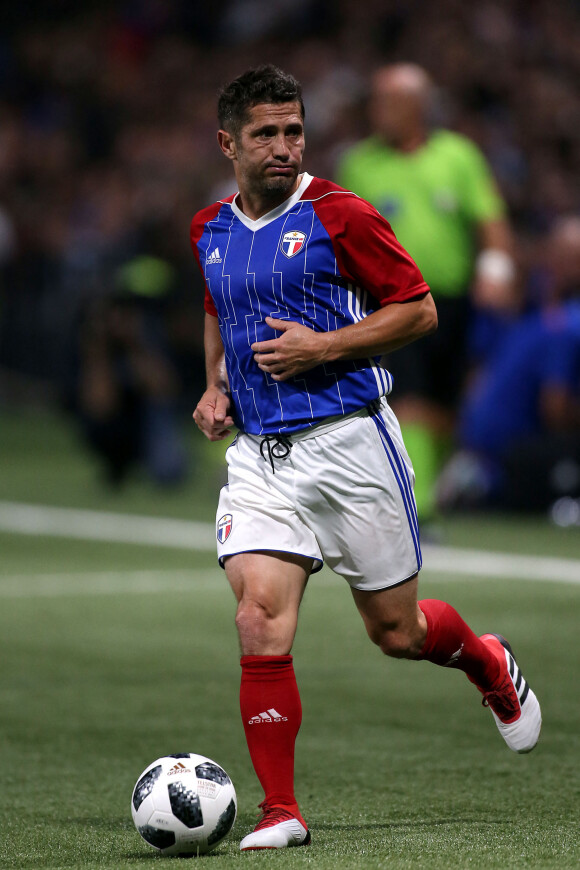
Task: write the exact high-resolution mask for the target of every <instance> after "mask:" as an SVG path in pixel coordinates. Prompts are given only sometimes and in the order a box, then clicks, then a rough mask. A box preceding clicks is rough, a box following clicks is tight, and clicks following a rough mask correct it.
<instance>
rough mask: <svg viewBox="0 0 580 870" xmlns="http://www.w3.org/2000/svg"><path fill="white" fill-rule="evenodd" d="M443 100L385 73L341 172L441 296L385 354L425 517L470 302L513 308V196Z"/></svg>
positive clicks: (428, 84) (464, 347)
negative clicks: (367, 130) (424, 326)
mask: <svg viewBox="0 0 580 870" xmlns="http://www.w3.org/2000/svg"><path fill="white" fill-rule="evenodd" d="M434 102H435V89H434V85H433V83H432V81H431V79H430V77H429V75H428V74H427V73H426V71H425V70H424V69H422V68H421V67H419V66H417V65H414V64H395V65H391V66H386V67H382V68H380V69H379V70H377V71H376V72H375V73H374V75H373V78H372V89H371V97H370V105H369V112H370V119H371V126H372V130H373V134H372V136H371V137H369V138H368V139H365V140H364V141H363V142H362V143H360V144H358V145H356V146H354V147H353V148H352V149H350V150H349V151H347V153H346V154H345V155H344V157H343V159H342V161H341V163H340V165H339V168H338V174H337V178H338V181H339V183H340V184H342V185H343V186H344V187H347V188H349V189H350V190H354V191H355V193H358V194H359V195H360V196H362V197H364V198H365V199H367V200H369V201H370V202H372V203H373V204H374V205H375V206H376V207H377V209H378V210H379V211H380V212H381V214H382V215H384V216H385V217H386V218H387V219H388V220H389V221H390V223H391V224H392V226H393V229H394V230H395V233H396V234H397V237H398V238H399V240H400V242H401V243H402V244H403V246H404V247H405V248H406V249H407V250H408V251H409V253H410V254H411V255H412V256H413V257H414V259H415V260H416V262H417V264H418V266H419V268H420V269H421V271H422V273H423V276H424V278H425V280H426V281H427V283H428V284H429V286H430V288H431V292H432V294H433V297H434V299H435V301H436V303H437V312H438V316H439V327H438V330H437V332H436V333H434V335H432V336H428V337H427V338H425V339H423V340H422V341H420V342H416V343H415V344H411V345H408V346H407V347H405V348H402V349H401V350H399V351H397V352H396V353H395V354H393V355H392V356H391V357H389V359H388V360H387V365H388V368H389V370H390V371H391V373H392V374H393V376H394V387H393V393H392V395H391V399H390V401H391V404H392V405H393V409H394V411H395V413H396V414H397V416H398V418H399V421H400V423H401V428H402V431H403V436H404V439H405V444H406V446H407V449H408V451H409V454H410V456H411V458H412V460H413V464H414V466H415V468H416V469H417V479H418V485H417V488H416V499H417V508H418V512H419V517H420V518H421V519H422V520H429V519H431V517H432V514H433V511H434V506H435V482H436V479H437V476H438V472H439V469H440V458H441V455H442V452H443V450H444V449H445V447H446V446H447V444H448V442H449V439H450V436H451V434H452V432H453V428H454V423H455V412H456V409H457V406H458V402H459V399H460V396H461V394H462V390H463V383H464V378H465V373H466V369H467V364H468V355H467V351H468V344H467V338H468V330H469V325H470V315H471V305H473V306H475V307H476V308H480V309H484V310H491V311H492V312H501V313H505V312H513V311H514V310H515V308H516V294H515V286H514V282H515V264H514V260H513V256H512V236H511V230H510V227H509V224H508V221H507V219H506V215H505V206H504V203H503V201H502V199H501V197H500V195H499V193H498V191H497V189H496V186H495V183H494V181H493V178H492V175H491V172H490V170H489V168H488V166H487V164H486V162H485V160H484V158H483V155H482V154H481V152H480V151H479V150H478V148H477V147H476V146H475V145H474V144H473V143H472V142H471V141H470V140H468V139H467V138H465V137H464V136H462V135H460V134H457V133H454V132H452V131H448V130H443V129H439V128H435V127H433V126H432V123H431V118H432V115H433V111H434ZM478 252H479V253H478Z"/></svg>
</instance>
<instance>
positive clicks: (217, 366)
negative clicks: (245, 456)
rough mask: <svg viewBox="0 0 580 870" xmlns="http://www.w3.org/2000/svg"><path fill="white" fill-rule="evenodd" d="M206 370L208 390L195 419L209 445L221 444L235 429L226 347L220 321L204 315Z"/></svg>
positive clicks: (199, 405) (198, 407) (202, 398)
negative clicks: (226, 362)
mask: <svg viewBox="0 0 580 870" xmlns="http://www.w3.org/2000/svg"><path fill="white" fill-rule="evenodd" d="M204 345H205V368H206V377H207V387H206V390H205V393H204V394H203V396H202V397H201V399H200V400H199V402H198V405H197V408H196V409H195V411H194V412H193V419H194V420H195V422H196V423H197V425H198V427H199V429H200V430H201V431H202V432H203V434H204V435H205V436H206V438H209V440H210V441H221V440H222V439H224V438H227V436H228V435H231V427H232V426H233V425H234V420H233V417H232V416H231V398H230V394H229V384H228V376H227V372H226V364H225V355H224V346H223V343H222V339H221V335H220V331H219V326H218V319H217V317H213V316H212V315H211V314H206V315H205V328H204Z"/></svg>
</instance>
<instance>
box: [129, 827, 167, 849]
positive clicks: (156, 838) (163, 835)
mask: <svg viewBox="0 0 580 870" xmlns="http://www.w3.org/2000/svg"><path fill="white" fill-rule="evenodd" d="M138 831H139V833H140V834H141V836H142V837H143V839H144V840H147V842H148V843H150V844H151V845H152V846H155V848H156V849H168V848H169V846H173V845H174V843H175V834H174V833H173V831H164V830H161V829H160V828H154V827H153V826H152V825H141V826H140V827H139V828H138Z"/></svg>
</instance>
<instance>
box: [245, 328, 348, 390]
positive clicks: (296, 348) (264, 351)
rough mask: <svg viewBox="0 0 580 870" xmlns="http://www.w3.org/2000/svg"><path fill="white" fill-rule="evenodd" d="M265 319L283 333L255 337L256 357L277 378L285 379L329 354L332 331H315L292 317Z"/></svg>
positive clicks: (309, 367)
mask: <svg viewBox="0 0 580 870" xmlns="http://www.w3.org/2000/svg"><path fill="white" fill-rule="evenodd" d="M266 323H267V324H268V326H271V327H272V329H276V330H278V332H281V333H282V335H281V336H280V337H279V338H272V339H269V340H268V341H256V342H254V344H253V345H252V350H253V351H254V360H255V361H256V363H257V364H258V367H259V368H260V369H261V370H262V371H263V372H266V374H269V375H270V376H271V377H272V380H274V381H285V380H287V379H288V378H292V377H294V375H299V374H302V372H306V371H308V370H309V369H312V368H314V366H317V365H319V364H320V363H321V362H324V360H325V359H326V358H327V356H326V351H327V350H328V348H329V344H330V339H331V334H330V333H328V332H314V330H313V329H310V328H309V327H307V326H303V325H302V324H301V323H295V322H294V321H292V320H277V319H276V318H274V317H266Z"/></svg>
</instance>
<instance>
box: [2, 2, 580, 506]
mask: <svg viewBox="0 0 580 870" xmlns="http://www.w3.org/2000/svg"><path fill="white" fill-rule="evenodd" d="M6 6H7V4H3V10H2V13H1V15H2V19H3V23H2V27H1V28H0V409H1V406H2V405H4V406H5V407H8V408H9V407H12V406H14V405H19V404H22V403H25V402H39V401H43V402H47V403H52V404H54V405H55V406H57V407H59V408H63V409H68V410H69V411H72V412H73V413H74V414H75V417H76V419H77V420H81V422H82V420H83V411H84V408H85V407H86V406H87V405H88V404H91V405H93V406H94V405H95V404H96V406H97V407H98V406H99V403H101V405H102V407H105V406H106V405H107V402H108V401H110V398H111V395H112V393H114V391H115V390H119V389H121V390H124V391H125V392H126V393H131V389H132V382H133V381H134V380H138V381H139V383H141V384H146V385H147V390H148V392H149V394H150V395H152V396H154V397H156V399H158V400H159V401H157V402H156V403H155V409H154V411H153V412H152V414H151V418H150V420H149V423H148V430H149V431H151V432H157V433H162V435H161V437H160V438H159V439H155V438H154V439H152V441H154V442H155V445H157V446H155V445H153V446H152V448H151V455H150V462H151V469H152V473H154V474H155V475H156V476H157V479H159V480H160V481H167V482H170V481H174V480H178V479H180V478H181V476H182V474H183V473H184V468H185V467H186V464H187V458H186V457H185V456H184V455H183V447H182V445H180V443H178V440H179V439H177V438H174V433H172V429H171V425H169V424H168V420H169V417H170V415H171V414H172V413H173V412H174V409H175V408H176V407H177V408H180V409H182V412H183V413H182V414H181V417H182V419H184V420H185V421H188V420H189V419H190V414H191V411H192V410H193V407H194V406H195V403H196V402H197V399H198V397H199V395H200V394H201V392H202V389H203V383H204V370H203V352H202V326H203V314H202V287H201V282H200V277H199V276H198V274H197V272H196V267H195V264H194V261H193V257H192V255H191V252H190V247H189V237H188V231H189V223H190V220H191V217H192V216H193V214H194V213H195V212H196V211H197V210H198V209H199V208H201V207H203V206H204V205H206V204H208V203H209V202H211V201H213V200H215V199H216V198H218V197H219V196H221V195H224V194H229V193H231V192H233V191H234V186H233V176H232V172H231V166H230V165H229V162H228V161H225V160H224V159H223V157H222V155H221V154H220V152H219V150H218V148H217V144H216V128H217V122H216V117H215V107H216V95H217V92H218V90H219V88H220V86H221V85H223V84H225V83H226V82H228V81H229V80H231V79H232V78H233V77H235V76H236V75H238V74H239V73H240V72H242V71H244V70H245V69H246V68H247V67H249V66H255V65H257V64H259V63H263V62H273V63H276V64H277V65H279V66H281V67H282V68H285V69H287V70H289V71H291V72H292V73H293V74H294V75H295V76H296V77H297V78H298V79H300V80H301V81H302V83H303V86H304V93H305V105H306V117H307V151H306V160H305V168H306V169H307V170H308V171H309V172H310V173H312V174H314V175H319V176H323V177H328V178H331V179H332V178H333V176H334V174H335V171H336V166H337V163H338V161H339V160H340V157H341V155H342V154H343V153H344V151H345V149H347V148H348V147H349V146H351V145H352V144H354V143H355V142H356V141H358V140H360V139H361V138H362V137H364V136H365V135H367V133H368V120H367V113H366V100H367V94H368V85H369V79H370V76H371V75H372V72H373V70H374V69H375V68H376V67H377V66H380V65H381V64H384V63H386V62H393V61H411V62H414V63H418V64H421V65H422V66H424V67H425V68H426V69H427V70H428V71H429V73H430V74H431V75H432V77H433V79H434V80H435V82H436V83H437V86H438V101H437V115H438V118H437V120H438V122H439V123H441V124H443V125H445V126H447V127H449V128H451V129H454V130H456V131H459V132H461V133H464V134H465V135H467V136H469V137H470V138H472V139H473V140H474V141H475V142H476V143H477V144H478V145H479V146H480V148H481V149H482V150H483V152H484V154H485V155H486V156H487V159H488V161H489V163H490V165H491V167H492V169H493V171H494V173H495V176H496V179H497V181H498V184H499V187H500V189H501V191H502V193H503V196H504V197H505V199H506V202H507V205H508V209H509V216H510V220H511V222H512V227H513V230H514V234H515V240H516V250H515V255H516V260H517V265H518V275H519V282H520V285H521V299H522V304H521V310H520V312H518V315H517V316H523V315H524V314H525V313H526V312H528V311H530V310H532V309H534V308H537V307H538V306H541V305H542V303H543V301H544V296H545V294H546V292H547V290H546V288H547V287H548V286H549V284H550V280H551V277H550V270H551V268H552V267H553V263H554V253H553V251H552V252H551V253H550V251H549V244H548V240H549V238H550V233H551V232H552V231H553V229H554V227H555V226H556V225H557V223H558V221H559V220H560V219H561V218H563V217H569V216H578V215H580V4H579V3H578V2H577V0H481V2H477V3H466V2H464V0H438V2H437V3H433V2H431V0H357V2H352V0H332V2H331V0H294V2H292V3H287V2H277V0H221V2H220V3H219V4H214V3H208V2H197V0H127V2H107V0H99V2H90V0H84V2H83V3H82V4H79V3H77V2H71V0H46V2H27V3H26V4H11V8H10V9H9V10H7V9H6ZM579 247H580V240H578V238H576V241H575V243H573V244H572V248H570V247H568V248H567V249H566V254H565V256H566V257H567V258H568V262H569V274H568V278H567V280H568V283H570V282H572V283H575V285H576V288H577V287H578V281H579V278H580V251H579ZM574 252H575V253H574ZM574 257H575V258H576V259H575V261H574ZM105 334H109V336H111V335H112V336H113V339H112V340H114V342H115V343H116V344H117V346H118V347H121V346H125V347H128V348H130V349H131V353H130V359H131V365H132V366H133V367H134V369H135V370H136V372H135V370H134V371H132V372H130V371H129V363H128V362H127V360H123V359H122V355H120V357H119V359H118V362H117V363H116V367H115V368H114V369H109V370H107V371H106V370H105V369H106V366H105V365H104V362H103V359H102V355H103V350H102V347H103V342H104V335H105ZM140 343H141V344H140ZM579 356H580V355H579ZM88 363H90V365H88ZM87 365H88V369H87ZM87 372H88V373H87ZM578 386H579V393H580V363H579V371H578ZM131 414H132V411H131V404H130V403H129V407H128V411H127V417H126V419H125V420H124V421H123V422H122V425H120V427H118V428H117V429H116V430H115V431H106V427H101V428H100V429H99V427H96V428H95V427H94V426H93V427H92V428H91V430H90V431H88V430H87V437H88V440H89V443H90V444H92V445H93V446H96V447H97V449H98V448H99V445H100V446H101V447H102V445H103V444H106V443H113V442H114V443H115V444H117V446H118V453H119V455H118V456H117V457H116V459H115V461H113V462H112V464H111V467H110V468H109V476H110V479H111V480H112V481H116V482H119V481H120V480H122V478H123V476H124V473H125V469H126V465H127V461H126V456H125V454H124V453H123V451H124V450H126V453H127V455H129V453H130V451H131V446H130V444H129V443H127V444H126V446H125V448H124V447H123V445H122V442H123V439H124V438H125V440H126V441H127V442H128V441H129V440H130V438H129V437H128V435H127V433H130V431H131V426H132V425H134V424H135V418H134V417H132V416H131ZM575 432H576V436H577V438H578V440H579V441H580V422H579V423H578V428H577V430H575ZM570 473H572V472H570ZM567 480H568V478H567ZM568 482H569V481H568ZM579 486H580V481H579ZM564 491H565V492H567V493H568V494H569V495H573V496H575V495H580V490H579V491H578V493H576V492H575V490H574V488H573V487H570V486H568V488H567V490H566V488H565V490H564Z"/></svg>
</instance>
